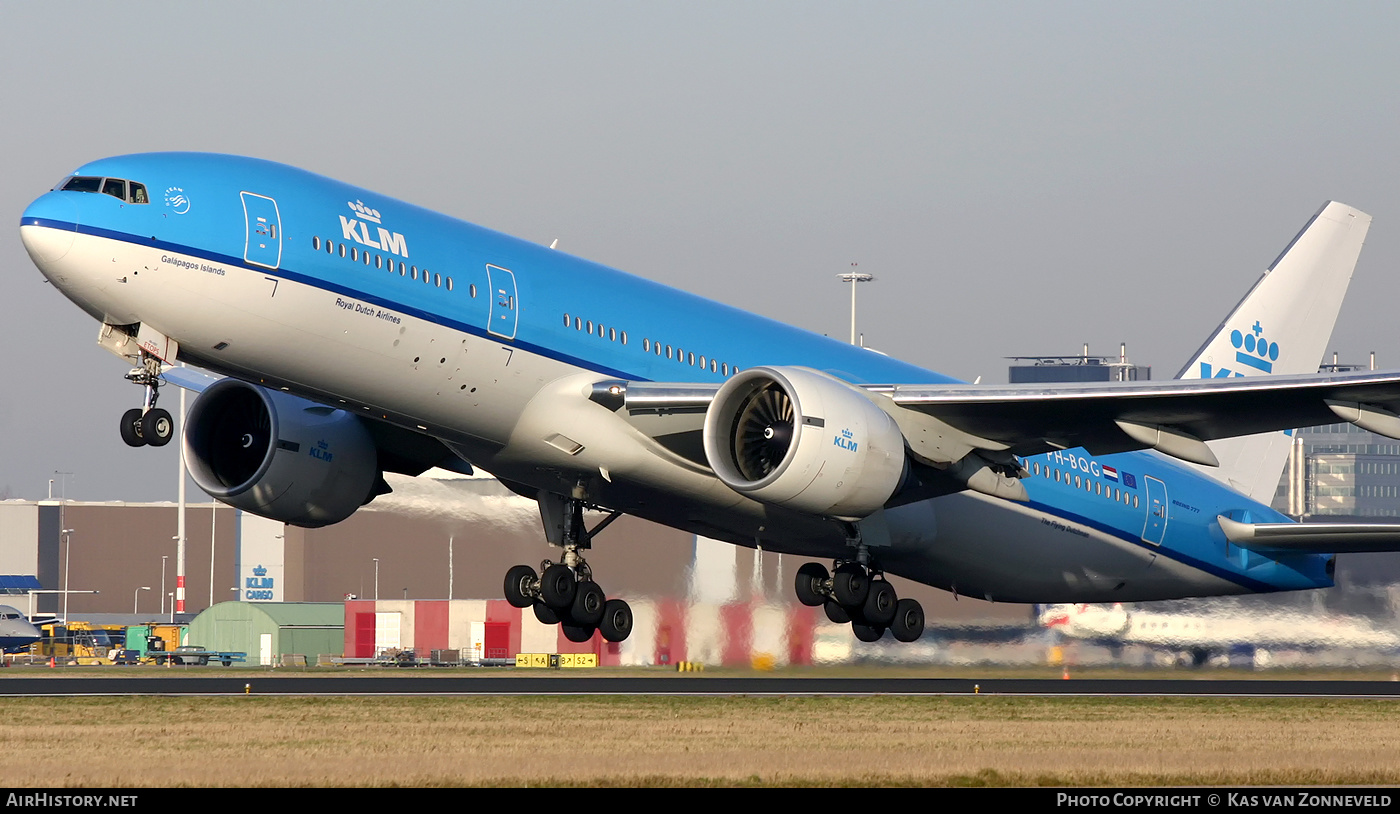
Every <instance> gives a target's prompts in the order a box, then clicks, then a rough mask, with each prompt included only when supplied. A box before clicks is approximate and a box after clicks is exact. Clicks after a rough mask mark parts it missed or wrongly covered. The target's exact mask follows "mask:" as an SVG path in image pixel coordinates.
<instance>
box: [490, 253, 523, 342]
mask: <svg viewBox="0 0 1400 814" xmlns="http://www.w3.org/2000/svg"><path fill="white" fill-rule="evenodd" d="M486 283H487V285H489V286H491V310H490V312H489V313H488V314H487V317H486V330H487V331H489V332H490V333H493V334H495V335H496V336H499V337H501V338H502V339H514V338H515V329H516V327H517V326H518V325H519V323H520V312H519V310H518V309H517V304H516V301H515V274H514V273H513V272H512V271H511V270H510V269H504V268H501V267H500V266H493V265H491V264H490V263H487V264H486Z"/></svg>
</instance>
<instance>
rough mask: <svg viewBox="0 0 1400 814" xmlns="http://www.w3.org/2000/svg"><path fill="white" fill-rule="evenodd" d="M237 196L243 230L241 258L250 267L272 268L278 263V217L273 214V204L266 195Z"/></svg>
mask: <svg viewBox="0 0 1400 814" xmlns="http://www.w3.org/2000/svg"><path fill="white" fill-rule="evenodd" d="M240 194H241V195H242V196H243V221H244V225H245V227H246V229H247V231H246V242H245V243H244V244H243V259H244V260H246V261H247V262H248V263H249V264H251V265H254V266H262V267H263V268H269V269H275V268H277V267H278V266H279V265H280V264H281V263H282V216H281V215H280V214H279V213H278V211H277V202H276V201H274V200H272V199H271V198H269V197H267V196H266V195H257V194H255V193H252V192H243V193H240Z"/></svg>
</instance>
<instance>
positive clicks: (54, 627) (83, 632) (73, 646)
mask: <svg viewBox="0 0 1400 814" xmlns="http://www.w3.org/2000/svg"><path fill="white" fill-rule="evenodd" d="M41 630H42V631H43V637H42V638H41V639H39V641H38V642H37V643H36V644H35V645H34V646H33V647H32V648H31V650H30V652H31V653H33V654H34V655H37V656H42V657H45V658H50V657H52V658H57V659H64V660H66V661H75V662H77V663H79V664H112V663H113V662H112V654H113V653H114V652H115V651H116V650H118V649H119V648H120V647H121V646H122V628H121V627H119V626H112V625H97V624H92V623H91V622H81V621H73V622H69V623H67V624H64V623H62V622H52V623H49V624H45V625H42V626H41Z"/></svg>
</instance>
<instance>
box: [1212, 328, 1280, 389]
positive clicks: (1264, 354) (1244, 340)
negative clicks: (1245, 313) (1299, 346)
mask: <svg viewBox="0 0 1400 814" xmlns="http://www.w3.org/2000/svg"><path fill="white" fill-rule="evenodd" d="M1230 344H1231V345H1234V346H1235V363H1236V364H1239V365H1243V366H1245V367H1250V368H1253V369H1255V370H1258V371H1260V372H1261V373H1273V372H1274V362H1277V361H1278V352H1279V351H1278V343H1277V342H1270V341H1269V340H1268V338H1267V337H1265V336H1264V326H1263V325H1262V324H1260V322H1259V321H1258V320H1255V322H1254V324H1253V325H1251V326H1250V327H1249V329H1248V330H1246V331H1240V330H1234V331H1231V332H1230ZM1245 375H1247V374H1245V373H1242V372H1240V371H1238V370H1231V369H1230V368H1228V367H1222V368H1212V367H1211V365H1210V364H1209V363H1207V362H1201V378H1202V379H1228V378H1230V377H1232V376H1233V377H1236V378H1243V377H1244V376H1245Z"/></svg>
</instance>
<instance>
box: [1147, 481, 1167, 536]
mask: <svg viewBox="0 0 1400 814" xmlns="http://www.w3.org/2000/svg"><path fill="white" fill-rule="evenodd" d="M1143 481H1144V482H1145V483H1146V484H1147V522H1146V523H1144V524H1143V527H1142V540H1143V542H1145V543H1151V544H1153V545H1161V544H1162V538H1163V537H1164V536H1166V533H1167V485H1166V484H1165V483H1163V482H1162V481H1159V480H1157V479H1156V478H1154V477H1152V476H1151V475H1145V476H1144V477H1143Z"/></svg>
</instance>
